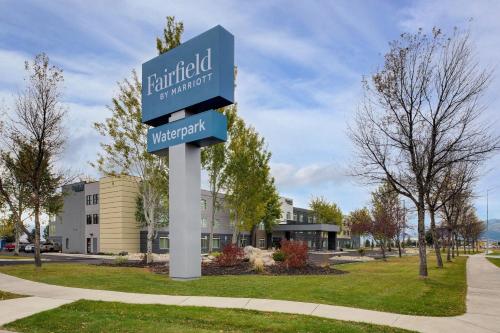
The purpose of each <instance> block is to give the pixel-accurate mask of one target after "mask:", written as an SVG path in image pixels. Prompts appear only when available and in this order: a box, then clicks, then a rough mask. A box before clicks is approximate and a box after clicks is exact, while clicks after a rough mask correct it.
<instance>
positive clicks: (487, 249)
mask: <svg viewBox="0 0 500 333" xmlns="http://www.w3.org/2000/svg"><path fill="white" fill-rule="evenodd" d="M490 190H491V189H487V190H486V254H488V251H489V248H490V238H489V236H488V227H489V216H488V208H489V207H488V193H489V192H490Z"/></svg>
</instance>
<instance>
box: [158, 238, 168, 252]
mask: <svg viewBox="0 0 500 333" xmlns="http://www.w3.org/2000/svg"><path fill="white" fill-rule="evenodd" d="M169 247H170V241H169V239H168V237H160V250H168V248H169Z"/></svg>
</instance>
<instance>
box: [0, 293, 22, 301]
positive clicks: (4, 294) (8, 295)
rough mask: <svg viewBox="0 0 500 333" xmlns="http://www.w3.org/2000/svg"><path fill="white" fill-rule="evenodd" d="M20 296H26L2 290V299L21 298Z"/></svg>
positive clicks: (0, 296)
mask: <svg viewBox="0 0 500 333" xmlns="http://www.w3.org/2000/svg"><path fill="white" fill-rule="evenodd" d="M19 297H24V296H21V295H16V294H11V293H8V292H5V291H1V290H0V301H5V300H6V299H12V298H19Z"/></svg>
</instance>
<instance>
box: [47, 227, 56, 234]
mask: <svg viewBox="0 0 500 333" xmlns="http://www.w3.org/2000/svg"><path fill="white" fill-rule="evenodd" d="M55 234H56V225H55V224H50V225H49V236H55Z"/></svg>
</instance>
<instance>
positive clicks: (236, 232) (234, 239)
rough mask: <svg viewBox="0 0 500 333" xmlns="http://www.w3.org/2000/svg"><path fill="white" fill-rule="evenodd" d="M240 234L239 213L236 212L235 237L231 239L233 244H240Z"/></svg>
mask: <svg viewBox="0 0 500 333" xmlns="http://www.w3.org/2000/svg"><path fill="white" fill-rule="evenodd" d="M238 234H239V230H238V215H237V214H235V215H234V227H233V238H232V239H231V243H232V244H236V245H238Z"/></svg>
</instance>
